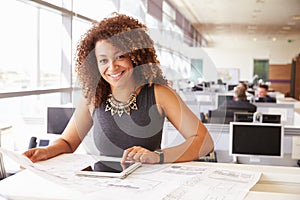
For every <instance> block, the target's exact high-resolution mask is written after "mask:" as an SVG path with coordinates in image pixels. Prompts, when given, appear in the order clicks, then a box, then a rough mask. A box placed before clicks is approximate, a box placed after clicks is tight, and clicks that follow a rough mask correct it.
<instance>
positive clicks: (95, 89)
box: [75, 13, 167, 108]
mask: <svg viewBox="0 0 300 200" xmlns="http://www.w3.org/2000/svg"><path fill="white" fill-rule="evenodd" d="M146 31H147V27H146V25H144V24H142V23H140V22H139V21H138V20H137V19H134V18H133V17H130V16H127V15H124V14H118V13H113V16H112V17H109V18H105V19H103V20H102V21H100V22H98V23H95V24H94V25H93V26H92V28H91V29H89V30H88V31H87V32H86V33H85V35H84V36H83V37H82V39H81V40H80V41H79V43H78V45H77V52H76V69H75V70H76V72H77V74H78V79H79V83H80V86H81V88H82V92H83V95H84V97H85V98H86V99H87V103H89V104H90V103H92V104H93V105H94V106H95V107H96V108H97V107H98V106H99V105H100V104H101V103H102V102H105V101H106V99H107V97H108V95H109V94H110V93H111V89H110V85H109V83H107V82H106V81H105V80H104V79H103V78H102V77H101V74H100V71H99V69H98V66H97V61H96V56H95V44H96V42H97V41H100V40H106V41H107V42H109V43H111V44H112V45H113V46H115V47H117V48H118V49H120V50H121V51H123V52H126V54H127V55H128V56H129V58H130V59H131V61H132V64H133V68H134V77H135V81H136V85H138V86H141V85H143V84H149V85H151V84H152V83H157V84H162V85H167V80H166V79H165V77H164V76H163V73H162V70H161V68H160V65H159V64H160V62H159V61H158V59H157V55H156V51H155V48H154V42H153V40H152V39H151V38H150V36H149V35H148V34H147V33H146Z"/></svg>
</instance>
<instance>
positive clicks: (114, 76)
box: [110, 72, 122, 78]
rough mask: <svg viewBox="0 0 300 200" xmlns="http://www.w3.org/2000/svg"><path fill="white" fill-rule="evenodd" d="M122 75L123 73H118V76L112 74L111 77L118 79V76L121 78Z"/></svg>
mask: <svg viewBox="0 0 300 200" xmlns="http://www.w3.org/2000/svg"><path fill="white" fill-rule="evenodd" d="M121 74H122V72H120V73H118V74H110V76H111V77H113V78H116V77H118V76H120V75H121Z"/></svg>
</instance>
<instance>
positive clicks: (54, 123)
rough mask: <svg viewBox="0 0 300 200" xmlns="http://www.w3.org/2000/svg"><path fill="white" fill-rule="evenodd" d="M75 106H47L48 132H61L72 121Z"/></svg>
mask: <svg viewBox="0 0 300 200" xmlns="http://www.w3.org/2000/svg"><path fill="white" fill-rule="evenodd" d="M74 110H75V108H72V107H48V108H47V133H52V134H61V133H62V132H63V131H64V129H65V127H66V126H67V124H68V122H69V121H70V119H71V117H72V115H73V113H74Z"/></svg>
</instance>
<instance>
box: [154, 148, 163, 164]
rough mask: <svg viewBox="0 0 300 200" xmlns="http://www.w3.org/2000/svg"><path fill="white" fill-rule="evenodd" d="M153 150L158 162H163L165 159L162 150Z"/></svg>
mask: <svg viewBox="0 0 300 200" xmlns="http://www.w3.org/2000/svg"><path fill="white" fill-rule="evenodd" d="M154 152H155V153H157V154H158V155H159V164H163V163H164V159H165V156H164V152H163V150H161V149H157V150H155V151H154Z"/></svg>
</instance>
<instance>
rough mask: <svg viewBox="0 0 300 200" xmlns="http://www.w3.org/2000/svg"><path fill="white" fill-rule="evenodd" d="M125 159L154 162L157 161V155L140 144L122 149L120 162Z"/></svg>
mask: <svg viewBox="0 0 300 200" xmlns="http://www.w3.org/2000/svg"><path fill="white" fill-rule="evenodd" d="M125 161H133V162H142V163H149V164H155V163H159V155H158V154H157V153H155V152H153V151H150V150H148V149H145V148H143V147H141V146H133V147H130V148H128V149H125V150H124V152H123V157H122V160H121V162H122V163H124V162H125Z"/></svg>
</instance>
